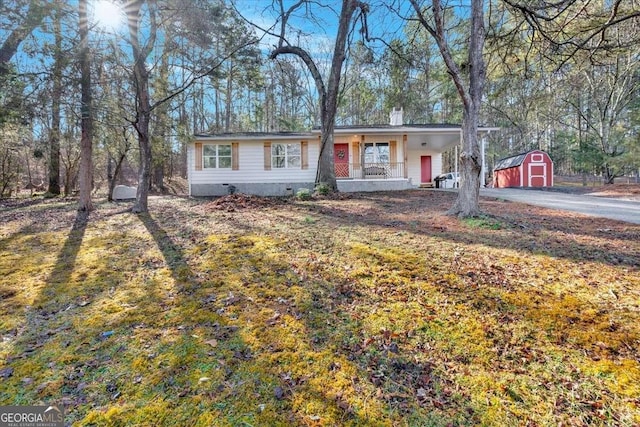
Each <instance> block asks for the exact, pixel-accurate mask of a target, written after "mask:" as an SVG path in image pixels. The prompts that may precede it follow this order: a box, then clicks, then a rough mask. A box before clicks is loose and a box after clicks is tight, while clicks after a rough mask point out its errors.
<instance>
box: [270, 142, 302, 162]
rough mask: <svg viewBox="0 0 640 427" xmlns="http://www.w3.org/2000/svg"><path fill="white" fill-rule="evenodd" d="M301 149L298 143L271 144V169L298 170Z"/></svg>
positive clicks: (300, 160)
mask: <svg viewBox="0 0 640 427" xmlns="http://www.w3.org/2000/svg"><path fill="white" fill-rule="evenodd" d="M301 165H302V149H301V145H300V143H294V144H271V167H273V168H300V167H301Z"/></svg>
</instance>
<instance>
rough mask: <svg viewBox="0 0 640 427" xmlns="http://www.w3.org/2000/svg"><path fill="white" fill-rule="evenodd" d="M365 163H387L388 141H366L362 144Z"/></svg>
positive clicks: (388, 160) (388, 158)
mask: <svg viewBox="0 0 640 427" xmlns="http://www.w3.org/2000/svg"><path fill="white" fill-rule="evenodd" d="M364 162H365V163H387V164H388V163H389V162H390V155H389V143H388V142H368V143H365V144H364Z"/></svg>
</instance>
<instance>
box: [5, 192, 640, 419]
mask: <svg viewBox="0 0 640 427" xmlns="http://www.w3.org/2000/svg"><path fill="white" fill-rule="evenodd" d="M453 197H455V196H454V195H453V194H451V193H446V192H438V191H409V192H403V193H376V194H363V195H353V196H341V197H338V198H333V199H321V200H312V201H304V202H303V201H295V200H291V199H287V200H283V199H259V198H254V197H246V196H229V197H225V198H222V199H218V200H214V201H211V200H190V199H186V198H179V197H155V198H152V199H151V201H150V207H151V214H150V215H135V214H132V213H130V212H129V210H128V208H129V207H130V205H129V204H108V203H99V204H98V207H97V210H96V211H95V212H93V213H91V215H90V216H89V217H88V218H86V217H82V216H79V215H78V214H77V212H76V211H75V210H74V208H75V205H74V204H73V202H72V201H64V200H47V201H43V200H32V201H28V202H27V201H21V202H16V201H13V202H7V201H5V202H1V204H0V335H1V342H0V405H30V404H35V403H42V404H48V403H54V402H57V403H63V404H64V405H66V408H67V409H66V412H67V420H68V422H69V423H72V424H73V425H82V426H85V425H95V426H103V425H107V426H129V425H141V426H211V425H215V426H240V425H251V426H277V425H288V426H291V425H305V426H306V425H308V426H334V425H353V426H365V425H372V426H384V425H389V426H418V425H419V426H431V425H433V426H447V425H496V426H498V425H499V426H505V425H509V426H511V425H529V426H547V425H554V426H557V425H564V426H569V425H575V426H581V425H621V426H633V425H638V424H640V350H639V348H640V268H639V266H640V226H638V225H633V224H627V223H621V222H615V221H610V220H604V219H594V218H588V217H583V216H579V215H573V214H568V213H561V212H559V211H552V210H546V209H541V208H532V207H529V206H525V205H520V204H515V203H509V202H504V201H496V200H490V199H487V200H484V201H483V203H482V208H483V209H484V210H485V211H486V212H488V213H489V214H491V215H488V216H486V217H484V218H481V219H475V220H465V221H461V220H458V219H456V218H451V217H447V216H445V215H444V211H445V210H446V209H447V207H449V206H450V205H451V203H452V201H453Z"/></svg>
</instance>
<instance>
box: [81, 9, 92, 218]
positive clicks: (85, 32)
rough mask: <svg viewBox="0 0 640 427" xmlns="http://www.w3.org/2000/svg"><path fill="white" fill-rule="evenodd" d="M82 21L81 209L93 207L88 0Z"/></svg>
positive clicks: (88, 209)
mask: <svg viewBox="0 0 640 427" xmlns="http://www.w3.org/2000/svg"><path fill="white" fill-rule="evenodd" d="M78 14H79V21H80V27H79V32H80V53H79V62H80V98H81V106H80V112H81V118H80V126H81V137H80V173H79V177H78V178H79V179H78V181H79V190H80V194H79V201H78V210H79V211H90V210H92V209H93V205H92V203H91V190H92V189H93V160H92V156H93V111H92V108H91V66H90V65H91V64H90V60H89V21H88V17H87V0H79V1H78Z"/></svg>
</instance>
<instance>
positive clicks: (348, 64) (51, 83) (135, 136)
mask: <svg viewBox="0 0 640 427" xmlns="http://www.w3.org/2000/svg"><path fill="white" fill-rule="evenodd" d="M263 3H264V4H262V5H261V4H260V3H259V2H258V3H256V2H252V4H253V5H254V6H255V5H256V4H258V5H259V6H260V7H262V12H263V14H264V15H265V17H266V18H264V19H260V22H257V21H258V20H257V19H256V18H255V16H256V15H253V17H252V16H251V14H248V13H245V12H246V10H243V9H242V5H235V7H234V5H232V4H231V3H228V2H225V1H223V0H189V1H178V0H175V1H174V0H148V1H145V0H133V1H128V2H124V3H123V4H120V3H118V5H119V6H120V7H121V8H122V24H121V25H120V26H117V27H108V26H105V24H104V23H101V20H100V19H98V18H99V17H95V16H92V15H93V12H92V11H93V10H94V9H96V4H98V2H96V3H93V2H91V1H89V2H88V3H87V0H79V1H78V2H66V1H62V0H55V1H35V0H13V1H4V2H1V3H0V196H1V197H8V196H12V195H15V194H16V193H18V192H20V191H24V190H31V191H41V192H45V191H48V192H49V193H50V194H59V193H62V194H66V195H69V194H72V193H74V192H75V191H76V190H77V189H78V182H79V178H78V177H79V171H80V159H81V155H80V153H81V140H82V134H83V126H85V127H84V129H85V132H86V134H85V135H90V136H91V140H90V144H91V146H92V154H91V156H90V157H91V159H92V163H91V164H90V165H89V166H88V167H90V169H91V171H92V172H93V177H92V178H91V179H90V180H91V181H92V183H93V185H92V188H93V191H94V192H96V191H105V190H107V189H108V188H112V187H113V185H115V184H116V183H125V184H134V185H135V184H136V183H137V181H138V177H137V176H138V168H139V167H140V166H141V164H142V163H144V162H143V161H142V160H141V159H143V158H148V160H150V161H151V163H150V165H149V171H148V173H149V176H150V181H151V184H152V186H153V188H154V189H156V190H158V191H165V190H166V189H167V188H166V187H167V185H168V184H170V183H172V182H176V181H179V180H178V178H184V177H185V176H186V145H187V143H188V142H189V141H190V139H191V138H192V136H193V135H194V134H199V133H220V132H246V131H261V132H272V131H300V130H309V129H310V128H311V127H313V126H318V125H319V122H320V111H319V105H320V104H319V102H318V93H317V90H316V89H317V88H316V85H315V83H314V80H313V77H312V76H311V75H310V73H309V71H308V70H307V68H305V67H304V64H303V63H302V61H301V60H300V58H298V57H296V56H292V55H279V56H277V57H275V58H274V59H270V58H269V53H270V51H271V50H272V49H273V48H274V47H275V42H274V41H273V38H274V37H275V36H276V35H277V34H278V33H279V32H280V29H279V28H278V27H277V25H276V26H274V27H270V26H269V25H271V24H264V22H265V21H269V19H267V18H268V17H272V18H273V19H272V21H273V22H272V24H277V23H278V22H282V21H283V20H282V19H280V18H278V16H279V15H280V11H278V10H277V8H276V10H272V9H271V6H272V3H271V2H263ZM283 3H286V2H281V3H279V4H280V5H283ZM336 3H337V4H338V5H336ZM339 3H340V2H327V6H336V7H335V9H332V8H329V7H325V8H322V7H319V6H318V3H309V4H307V5H306V6H305V7H303V8H299V9H296V14H297V15H296V17H295V18H296V19H297V20H294V19H291V20H290V21H289V22H287V25H289V26H291V27H295V28H294V30H295V31H293V32H292V31H291V29H290V30H289V31H288V36H289V37H296V40H295V42H296V44H298V45H306V46H307V51H308V52H312V53H313V54H314V56H315V58H316V64H318V68H319V71H320V73H321V74H328V73H329V69H330V66H331V58H332V55H333V39H335V34H334V33H333V31H334V30H335V28H334V26H335V22H337V20H338V16H339ZM538 3H540V7H539V8H537V9H536V10H529V9H527V8H525V7H524V6H522V5H519V4H517V3H515V2H511V1H497V0H496V1H492V2H487V4H485V5H484V9H485V11H486V12H485V31H486V42H485V45H484V58H485V63H486V76H487V79H486V85H485V94H484V98H483V106H482V110H481V112H480V124H483V125H490V126H497V127H500V128H501V131H500V132H499V133H496V134H492V135H491V136H490V140H489V142H488V145H487V150H488V151H487V160H488V167H489V170H491V169H492V167H493V164H494V163H495V162H496V161H497V160H498V159H500V158H502V157H506V156H509V155H512V154H515V153H519V152H524V151H527V150H530V149H534V148H535V149H542V150H546V151H547V152H549V154H550V155H551V157H552V159H553V160H554V162H555V171H556V173H557V174H563V175H578V176H583V177H584V179H585V180H587V178H588V177H589V182H592V181H593V178H592V177H594V176H595V177H599V180H601V182H613V179H614V178H615V177H618V176H622V175H628V176H637V175H638V173H639V169H640V139H639V137H640V136H639V131H640V108H639V107H640V96H639V95H640V92H639V88H640V61H639V59H640V57H639V56H640V43H638V40H639V39H640V25H638V24H639V23H638V19H639V18H638V12H636V11H637V10H640V6H639V5H638V4H636V2H635V1H634V0H628V1H624V2H622V1H613V2H603V1H587V2H585V1H582V2H575V1H561V2H556V3H554V5H553V6H552V5H545V4H544V2H538ZM360 4H361V5H364V3H360ZM428 6H429V4H428V2H427V3H426V4H425V7H428ZM543 6H544V7H543ZM82 7H85V8H88V13H87V15H88V18H87V19H85V20H83V19H82V18H81V16H82ZM239 10H242V14H241V13H240V12H239ZM285 10H286V8H282V11H283V12H284V11H285ZM362 10H363V11H364V10H365V9H364V8H363V9H362ZM334 11H335V13H334ZM366 11H367V12H368V14H361V15H358V19H357V21H358V22H354V25H353V26H352V27H350V32H349V37H348V40H347V56H346V60H345V62H344V65H343V67H342V80H341V83H340V95H339V99H338V109H337V114H336V119H335V120H336V122H335V124H336V125H353V124H361V125H367V124H381V123H387V122H388V120H389V116H388V115H389V112H390V111H391V109H392V108H393V107H402V108H403V109H404V121H405V123H454V124H455V123H457V124H459V123H461V120H462V105H461V101H460V98H459V96H458V93H457V90H456V86H455V85H454V83H453V81H452V80H451V77H450V75H449V73H448V71H447V68H446V67H445V64H444V62H443V60H442V57H441V56H440V55H439V53H438V47H437V45H436V43H435V41H434V40H433V39H432V38H431V37H429V34H427V32H425V31H424V28H422V27H421V26H420V25H419V23H417V22H416V21H415V20H412V19H411V14H410V13H408V12H406V11H403V10H402V2H397V4H396V3H395V2H383V3H377V2H371V3H370V4H367V5H366ZM444 12H445V13H444V16H445V17H446V19H447V22H448V24H449V25H448V26H447V32H446V38H447V41H448V42H449V46H450V47H451V48H452V51H453V57H454V59H455V61H456V62H457V64H458V65H459V67H460V68H461V70H462V71H463V72H464V71H465V66H466V65H468V64H465V61H466V58H467V55H468V52H467V48H468V45H469V44H468V39H469V34H470V31H469V17H468V16H467V15H468V13H467V12H465V7H464V5H462V6H461V5H458V4H456V5H451V6H447V5H445V9H444ZM383 16H387V17H392V18H393V19H381V17H383ZM127 18H128V19H127ZM392 22H393V23H395V24H392ZM301 23H302V24H301ZM586 25H588V26H589V27H588V28H595V27H598V28H600V30H599V31H596V32H593V34H592V36H591V37H583V38H579V39H578V38H576V37H577V36H579V35H581V34H590V33H588V32H586V31H585V28H587V27H585V26H586ZM83 27H84V28H85V30H86V33H85V34H86V35H84V37H83V32H82V29H83ZM265 31H266V33H265ZM292 34H293V36H292ZM83 39H84V41H85V42H86V43H83ZM83 55H84V56H83ZM83 58H84V59H83ZM82 64H85V65H86V66H87V67H88V68H87V67H85V73H83V66H82ZM145 73H146V75H145ZM145 79H146V80H145ZM145 81H146V84H147V85H148V87H147V88H146V96H147V97H148V99H146V101H145V91H144V90H145V86H144V82H145ZM83 82H84V84H85V86H84V87H88V88H90V94H89V93H88V92H87V93H85V94H84V95H85V96H83V90H81V88H82V87H83ZM86 95H90V96H89V98H87V97H86ZM83 106H84V107H85V108H83ZM145 117H147V119H148V139H149V141H148V142H149V147H148V149H149V150H150V153H151V156H148V155H144V153H143V156H140V150H141V149H142V150H144V148H141V147H143V146H142V145H140V137H141V135H142V134H143V133H144V130H143V129H142V127H143V126H141V123H142V122H143V120H142V119H144V118H145ZM83 121H84V123H85V124H84V125H83ZM86 126H88V127H86ZM454 161H455V159H454V157H453V154H452V153H448V154H447V155H446V156H445V162H446V163H445V170H448V169H453V168H454Z"/></svg>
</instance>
